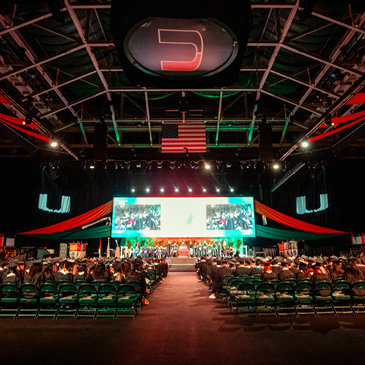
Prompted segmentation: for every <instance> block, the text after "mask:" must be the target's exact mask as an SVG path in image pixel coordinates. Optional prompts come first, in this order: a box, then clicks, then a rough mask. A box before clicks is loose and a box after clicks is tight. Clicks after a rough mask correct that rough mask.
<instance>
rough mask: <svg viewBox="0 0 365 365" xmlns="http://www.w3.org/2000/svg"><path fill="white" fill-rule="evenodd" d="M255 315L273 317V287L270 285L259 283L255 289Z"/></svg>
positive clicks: (274, 313) (274, 311)
mask: <svg viewBox="0 0 365 365" xmlns="http://www.w3.org/2000/svg"><path fill="white" fill-rule="evenodd" d="M255 298H256V302H255V304H256V313H257V314H258V315H275V316H276V310H275V287H274V285H272V284H270V283H261V284H259V285H258V286H257V287H256V294H255Z"/></svg>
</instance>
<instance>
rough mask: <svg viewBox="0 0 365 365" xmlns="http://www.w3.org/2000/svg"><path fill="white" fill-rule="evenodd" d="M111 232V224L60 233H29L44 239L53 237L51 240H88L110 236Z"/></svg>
mask: <svg viewBox="0 0 365 365" xmlns="http://www.w3.org/2000/svg"><path fill="white" fill-rule="evenodd" d="M110 234H111V226H99V227H91V228H88V229H78V230H72V231H64V232H58V233H50V234H34V235H28V236H30V237H34V238H43V239H48V240H49V239H51V240H60V239H63V240H67V241H70V240H86V239H92V238H102V237H110Z"/></svg>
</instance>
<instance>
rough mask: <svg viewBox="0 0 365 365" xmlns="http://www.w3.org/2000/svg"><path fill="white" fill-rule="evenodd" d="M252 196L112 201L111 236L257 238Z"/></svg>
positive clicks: (117, 198)
mask: <svg viewBox="0 0 365 365" xmlns="http://www.w3.org/2000/svg"><path fill="white" fill-rule="evenodd" d="M255 235H256V231H255V215H254V201H253V198H252V197H219V198H215V197H211V198H209V197H204V198H203V197H199V198H186V197H181V198H158V197H155V198H153V197H148V198H139V197H136V198H131V197H127V198H126V197H123V198H120V197H115V198H114V199H113V226H112V237H255Z"/></svg>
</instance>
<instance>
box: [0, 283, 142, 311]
mask: <svg viewBox="0 0 365 365" xmlns="http://www.w3.org/2000/svg"><path fill="white" fill-rule="evenodd" d="M141 308H142V295H141V294H140V293H139V292H138V290H136V286H135V285H133V283H128V284H121V283H119V285H117V284H115V283H113V284H112V283H100V284H98V285H94V284H92V283H80V284H79V285H75V284H73V283H60V284H58V285H55V284H53V283H45V284H42V285H41V286H40V288H37V286H35V285H33V284H23V285H22V286H21V287H20V288H18V287H16V286H15V285H14V284H3V285H1V286H0V316H13V317H14V318H17V317H20V316H32V317H34V318H38V317H49V316H51V317H53V318H60V317H74V318H77V317H93V318H97V317H113V318H117V317H121V316H132V317H134V316H135V314H136V311H137V309H141Z"/></svg>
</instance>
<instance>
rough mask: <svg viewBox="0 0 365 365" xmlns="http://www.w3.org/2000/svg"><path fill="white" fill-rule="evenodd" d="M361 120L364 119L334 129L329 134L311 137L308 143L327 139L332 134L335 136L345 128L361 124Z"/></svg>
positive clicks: (364, 118) (363, 118)
mask: <svg viewBox="0 0 365 365" xmlns="http://www.w3.org/2000/svg"><path fill="white" fill-rule="evenodd" d="M363 120H365V117H362V118H359V119H356V120H354V121H353V122H351V123H349V124H346V125H344V126H342V127H339V128H336V129H333V130H331V131H329V132H326V133H322V134H320V135H319V136H315V137H311V138H308V142H314V141H318V140H319V139H322V138H325V137H328V136H330V135H332V134H335V133H338V132H341V131H343V130H344V129H346V128H349V127H352V126H353V125H355V124H357V123H360V122H362V121H363Z"/></svg>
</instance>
